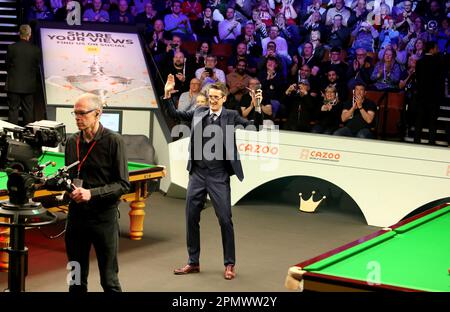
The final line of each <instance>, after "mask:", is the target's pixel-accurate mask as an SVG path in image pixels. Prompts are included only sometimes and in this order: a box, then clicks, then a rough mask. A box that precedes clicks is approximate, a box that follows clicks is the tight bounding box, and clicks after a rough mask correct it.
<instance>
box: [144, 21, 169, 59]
mask: <svg viewBox="0 0 450 312" xmlns="http://www.w3.org/2000/svg"><path fill="white" fill-rule="evenodd" d="M169 35H170V34H169V33H168V32H166V31H165V30H164V22H163V21H162V20H160V19H157V20H156V21H155V22H154V23H153V31H152V32H151V33H150V35H149V36H148V38H147V42H148V44H147V51H148V52H149V53H151V54H152V55H153V57H156V58H157V61H158V63H159V62H160V61H161V60H162V59H163V54H164V53H166V50H167V43H168V42H170V40H169V39H170V37H169Z"/></svg>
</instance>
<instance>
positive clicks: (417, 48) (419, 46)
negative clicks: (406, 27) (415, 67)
mask: <svg viewBox="0 0 450 312" xmlns="http://www.w3.org/2000/svg"><path fill="white" fill-rule="evenodd" d="M424 48H425V41H424V40H423V39H421V38H417V40H416V42H415V43H414V47H413V49H412V50H410V51H407V52H408V55H409V56H412V55H414V56H415V57H417V59H421V58H422V56H423V50H424Z"/></svg>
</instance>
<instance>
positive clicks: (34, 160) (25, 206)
mask: <svg viewBox="0 0 450 312" xmlns="http://www.w3.org/2000/svg"><path fill="white" fill-rule="evenodd" d="M65 138H66V132H65V126H64V124H61V123H57V122H54V121H48V120H41V121H38V122H34V123H30V124H28V125H26V126H25V128H23V127H9V128H8V127H6V128H5V127H4V128H3V130H2V131H0V171H5V172H6V173H7V175H8V182H7V189H8V196H9V201H0V227H8V228H10V243H9V247H8V248H5V249H4V250H3V251H6V252H7V253H8V254H9V265H8V271H9V272H8V290H9V291H10V292H21V291H25V276H26V267H27V253H28V249H27V248H26V246H25V228H26V227H40V226H45V225H48V224H51V223H54V222H55V221H56V219H57V217H56V215H54V214H53V213H51V212H49V211H47V210H46V209H45V208H43V207H42V205H41V204H40V203H36V202H33V201H32V200H30V199H31V198H32V197H33V195H34V191H35V190H37V189H39V188H43V187H45V188H46V189H49V190H68V191H71V185H72V183H71V181H70V179H69V173H68V170H69V169H70V168H71V167H72V166H74V165H76V164H77V163H74V164H72V165H71V166H65V167H63V168H60V169H58V170H57V172H56V173H55V174H53V175H51V176H47V177H46V176H44V169H45V168H46V167H47V166H49V165H53V166H54V165H55V164H54V163H52V162H46V163H44V164H39V160H40V157H41V156H42V154H43V152H42V147H43V146H46V147H57V146H58V144H59V143H62V142H64V141H65ZM2 218H6V219H8V220H9V221H3V219H2Z"/></svg>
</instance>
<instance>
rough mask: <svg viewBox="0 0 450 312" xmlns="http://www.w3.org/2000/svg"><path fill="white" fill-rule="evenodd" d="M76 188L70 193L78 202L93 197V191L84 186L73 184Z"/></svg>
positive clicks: (86, 200)
mask: <svg viewBox="0 0 450 312" xmlns="http://www.w3.org/2000/svg"><path fill="white" fill-rule="evenodd" d="M72 186H73V188H74V190H73V191H72V193H70V194H69V197H70V198H71V199H72V200H73V201H75V202H76V203H77V204H79V203H84V202H88V201H89V200H90V199H91V191H90V190H87V189H85V188H82V187H76V186H75V185H73V184H72Z"/></svg>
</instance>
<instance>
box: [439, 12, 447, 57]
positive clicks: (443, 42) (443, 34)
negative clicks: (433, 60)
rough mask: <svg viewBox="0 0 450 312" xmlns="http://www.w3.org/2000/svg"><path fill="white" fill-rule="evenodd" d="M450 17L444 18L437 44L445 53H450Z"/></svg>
mask: <svg viewBox="0 0 450 312" xmlns="http://www.w3.org/2000/svg"><path fill="white" fill-rule="evenodd" d="M449 25H450V18H449V17H446V18H444V19H442V22H441V26H440V27H439V29H438V34H437V38H436V39H437V44H438V46H439V51H440V52H441V53H443V54H450V44H449V42H450V27H449Z"/></svg>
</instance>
